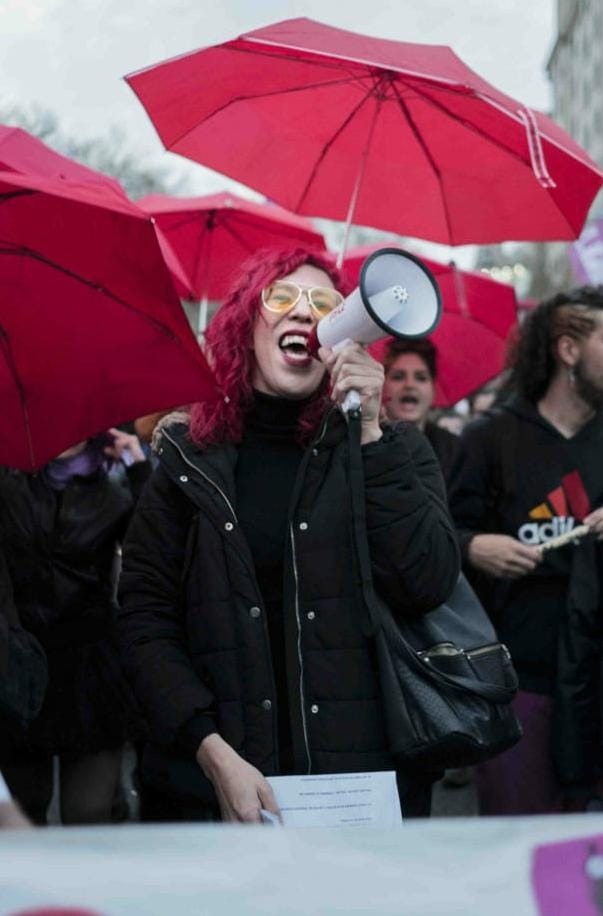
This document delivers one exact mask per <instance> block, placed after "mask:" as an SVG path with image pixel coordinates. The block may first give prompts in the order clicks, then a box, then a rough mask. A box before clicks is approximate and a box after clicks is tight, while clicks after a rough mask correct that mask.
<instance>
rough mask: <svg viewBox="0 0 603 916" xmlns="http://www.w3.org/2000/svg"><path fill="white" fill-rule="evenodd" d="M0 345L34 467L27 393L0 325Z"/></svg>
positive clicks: (7, 335)
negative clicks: (12, 383) (13, 386)
mask: <svg viewBox="0 0 603 916" xmlns="http://www.w3.org/2000/svg"><path fill="white" fill-rule="evenodd" d="M0 346H1V347H2V350H3V351H4V358H5V360H6V364H7V366H8V371H9V372H10V374H11V376H12V378H13V382H14V385H15V388H16V389H17V394H18V397H19V401H20V402H21V411H22V414H23V425H24V427H25V436H26V438H27V450H28V452H29V460H30V462H31V466H32V468H34V467H35V464H36V462H35V454H34V447H33V440H32V437H31V424H30V422H29V410H28V409H27V394H26V393H25V388H24V387H23V384H22V382H21V379H20V378H19V373H18V372H17V365H16V363H15V358H14V356H13V350H12V347H11V342H10V336H9V334H8V331H7V330H6V329H5V328H4V327H3V326H2V325H0Z"/></svg>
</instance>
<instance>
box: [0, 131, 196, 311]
mask: <svg viewBox="0 0 603 916" xmlns="http://www.w3.org/2000/svg"><path fill="white" fill-rule="evenodd" d="M2 172H17V173H19V174H21V175H35V176H37V177H38V178H52V179H55V180H60V181H62V180H67V181H70V182H72V183H73V184H83V185H85V186H88V185H90V184H91V183H92V184H95V185H98V184H100V185H102V186H103V188H104V190H105V191H106V192H107V193H114V194H117V195H118V197H120V198H125V199H126V200H128V196H127V194H126V192H125V191H124V189H123V188H122V186H121V184H120V183H119V181H117V179H116V178H111V177H110V176H109V175H105V174H104V173H103V172H97V171H96V170H95V169H91V168H88V166H86V165H82V164H81V163H79V162H74V160H73V159H69V158H68V157H67V156H62V155H61V154H60V153H57V152H56V151H55V150H53V149H51V148H50V147H49V146H46V144H45V143H42V141H41V140H38V138H37V137H32V135H31V134H29V133H28V132H27V131H26V130H23V129H22V128H20V127H8V126H6V125H4V124H0V174H1V173H2ZM158 239H159V245H160V247H161V251H162V252H163V256H164V259H165V262H166V264H167V265H168V267H169V269H170V272H171V274H172V276H173V278H174V283H175V284H176V286H177V288H178V290H182V291H183V292H181V295H183V296H185V295H187V294H190V280H189V278H188V276H187V275H186V273H185V271H184V268H183V267H182V265H181V264H180V263H179V261H178V257H177V255H176V253H175V252H174V250H173V248H172V247H171V245H170V244H169V242H168V241H167V239H165V238H164V237H163V236H162V235H161V233H158Z"/></svg>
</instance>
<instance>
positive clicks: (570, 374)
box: [567, 366, 576, 388]
mask: <svg viewBox="0 0 603 916" xmlns="http://www.w3.org/2000/svg"><path fill="white" fill-rule="evenodd" d="M567 377H568V380H569V383H570V388H575V386H576V370H575V369H574V367H573V366H569V368H568V370H567Z"/></svg>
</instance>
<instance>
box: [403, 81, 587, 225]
mask: <svg viewBox="0 0 603 916" xmlns="http://www.w3.org/2000/svg"><path fill="white" fill-rule="evenodd" d="M405 85H406V84H405ZM409 88H410V89H412V91H413V92H416V94H417V95H420V96H421V98H422V99H425V101H426V102H427V103H428V104H430V105H433V107H434V108H437V109H438V110H439V111H441V112H442V113H443V114H445V115H447V116H448V117H449V118H451V119H452V120H453V121H456V122H457V123H458V124H461V125H462V126H463V127H464V128H466V129H467V130H471V131H473V133H474V134H477V135H478V136H479V137H481V138H482V140H485V141H486V142H488V143H490V144H491V145H492V146H496V147H498V149H502V150H504V151H505V153H508V154H509V156H512V157H513V158H514V159H515V160H516V161H517V162H519V163H521V164H522V165H524V166H526V167H528V168H531V166H528V165H527V163H526V161H525V159H524V158H523V157H522V156H521V155H520V154H519V153H517V152H516V151H515V150H514V149H511V147H509V146H508V145H506V144H505V143H503V142H502V141H501V140H495V139H494V138H493V137H491V136H490V135H489V134H487V133H486V132H485V131H484V130H482V129H481V128H480V127H478V126H477V125H476V124H471V122H469V121H466V120H465V119H464V118H462V117H461V116H460V115H457V114H455V113H454V112H452V111H450V110H449V109H448V108H446V106H445V105H443V104H442V103H441V102H438V101H437V100H436V99H434V98H433V97H432V96H431V95H428V93H426V92H424V91H423V90H421V89H419V88H418V86H415V85H414V83H413V84H412V85H411V84H409ZM436 88H437V89H438V90H439V91H441V92H444V93H445V92H447V91H449V90H447V88H446V87H439V86H438V87H436ZM478 98H479V100H480V101H482V102H486V103H487V104H488V105H490V106H492V107H493V108H496V110H497V111H502V112H503V113H504V114H505V115H506V116H507V117H508V118H509V120H510V121H513V122H515V121H516V119H515V118H514V117H513V115H512V114H511V113H509V112H507V111H505V109H504V108H502V107H501V106H499V105H496V104H495V103H494V102H492V101H491V100H490V99H489V98H488V96H487V95H483V94H480V95H479V97H478ZM524 130H525V128H524ZM566 222H567V224H568V226H569V225H570V224H569V222H568V221H567V220H566ZM570 228H571V227H570Z"/></svg>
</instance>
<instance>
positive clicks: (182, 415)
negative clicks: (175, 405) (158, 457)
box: [151, 410, 190, 454]
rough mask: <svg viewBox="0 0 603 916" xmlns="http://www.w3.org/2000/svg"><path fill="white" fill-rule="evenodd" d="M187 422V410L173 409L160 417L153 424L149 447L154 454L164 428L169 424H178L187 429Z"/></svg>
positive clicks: (188, 420) (188, 417) (188, 419)
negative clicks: (154, 424) (155, 423)
mask: <svg viewBox="0 0 603 916" xmlns="http://www.w3.org/2000/svg"><path fill="white" fill-rule="evenodd" d="M189 423H190V414H189V413H188V411H187V410H173V411H172V412H171V413H167V414H166V415H165V417H162V418H161V420H159V422H158V423H157V425H156V426H155V429H154V430H153V436H152V438H151V448H152V449H153V451H154V452H155V454H157V453H158V452H159V447H160V445H161V440H162V439H163V431H164V430H165V429H167V428H168V427H170V426H179V427H185V428H186V430H187V431H188V427H189Z"/></svg>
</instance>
